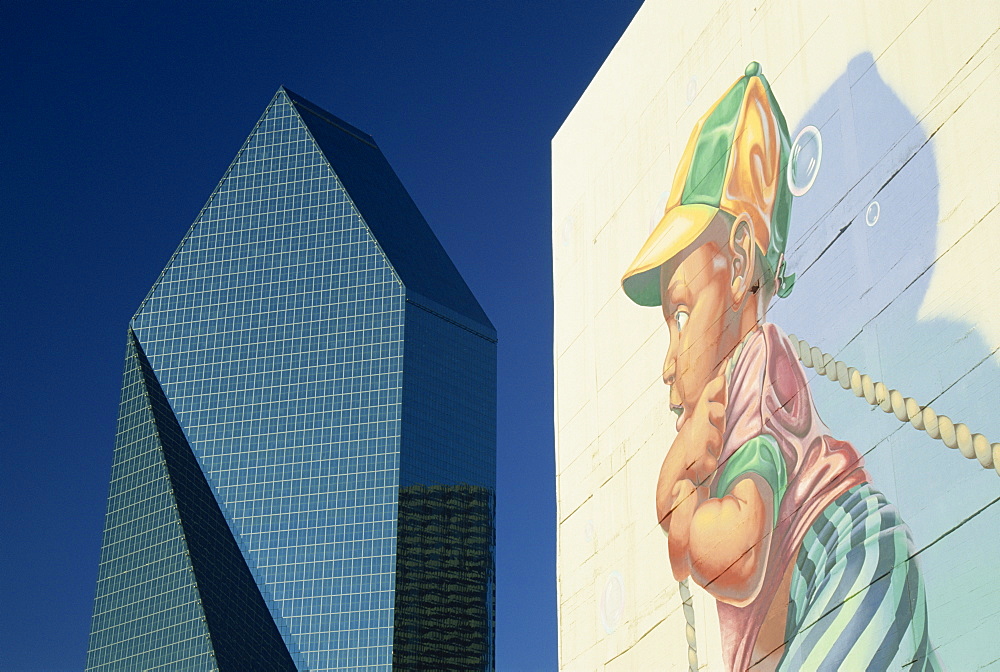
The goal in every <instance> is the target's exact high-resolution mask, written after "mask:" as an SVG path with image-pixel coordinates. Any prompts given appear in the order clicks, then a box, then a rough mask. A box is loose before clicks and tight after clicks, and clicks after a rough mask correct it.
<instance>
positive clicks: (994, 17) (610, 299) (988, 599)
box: [552, 0, 1000, 670]
mask: <svg viewBox="0 0 1000 672" xmlns="http://www.w3.org/2000/svg"><path fill="white" fill-rule="evenodd" d="M998 28H1000V4H998V3H995V2H988V1H982V2H963V3H954V2H948V1H947V0H931V1H930V2H919V3H918V2H868V3H862V2H837V3H818V2H792V1H790V0H772V1H756V0H755V1H753V2H751V1H750V0H742V1H737V2H711V1H709V2H702V3H691V2H669V1H665V0H664V1H660V0H649V1H647V2H646V4H645V5H644V6H643V7H642V9H641V10H640V11H639V13H638V14H637V16H636V17H635V19H634V21H633V22H632V24H631V25H630V26H629V28H628V29H627V31H626V32H625V34H624V35H623V36H622V38H621V40H620V41H619V43H618V44H617V46H616V47H615V48H614V50H613V51H612V53H611V54H610V55H609V56H608V59H607V61H606V62H605V63H604V65H603V66H602V68H601V69H600V71H599V72H598V73H597V75H596V76H595V77H594V80H593V81H592V83H591V84H590V86H589V87H588V88H587V90H586V91H585V92H584V94H583V95H582V96H581V98H580V100H579V102H578V103H577V105H576V106H575V107H574V109H573V111H572V112H571V114H570V115H569V117H568V118H567V119H566V121H565V123H564V124H563V126H562V127H561V128H560V130H559V131H558V133H557V134H556V136H555V138H554V139H553V141H552V161H553V175H552V249H553V284H554V295H555V325H554V343H553V357H554V365H555V399H554V423H555V431H556V471H557V498H558V560H557V574H558V591H559V597H558V600H559V632H560V637H559V660H560V666H561V668H562V669H566V670H590V669H605V668H606V669H621V670H635V669H678V670H680V669H686V666H687V651H686V646H687V645H686V643H685V637H684V629H685V620H684V617H683V615H682V613H681V608H680V606H681V605H680V599H679V597H678V595H677V583H676V582H675V581H674V580H673V578H672V575H671V571H670V565H669V562H668V560H667V556H666V537H665V534H664V533H663V532H662V531H661V530H660V528H659V526H658V525H657V521H656V516H655V511H654V499H653V496H654V488H655V484H656V478H657V472H658V469H659V466H660V464H661V462H662V461H663V457H664V455H665V453H666V450H667V448H668V447H669V446H670V444H671V442H672V440H673V438H674V435H675V433H674V429H673V423H674V418H673V416H672V415H670V414H669V412H668V408H667V387H666V386H665V385H663V383H662V380H661V367H662V362H663V357H664V353H665V352H666V349H667V346H668V333H667V330H666V329H665V328H664V325H663V318H662V316H661V314H660V311H659V310H657V309H642V308H639V307H637V306H635V305H634V304H632V303H631V302H630V301H629V300H628V299H627V297H626V296H625V295H624V294H623V292H622V291H621V287H620V284H619V283H620V278H621V276H622V273H623V271H624V270H625V269H626V267H627V266H628V265H629V263H630V262H631V261H632V259H633V257H634V256H635V254H636V252H637V251H638V249H639V247H640V246H641V245H642V243H643V242H644V241H645V239H646V237H647V236H648V235H649V233H650V230H651V225H650V218H651V216H652V215H653V213H654V211H655V208H656V204H657V202H658V201H659V200H660V199H661V197H662V195H663V194H664V192H666V191H669V188H670V184H671V182H672V180H673V176H674V171H675V170H676V167H677V163H678V159H679V156H680V153H681V151H682V150H683V149H684V146H685V143H686V142H687V140H688V136H689V134H690V132H691V129H692V127H693V126H694V124H695V122H696V121H697V120H698V119H699V118H700V117H701V116H702V115H703V114H704V113H705V112H706V110H707V109H708V108H709V107H710V106H711V105H712V103H714V102H715V100H716V99H718V97H719V96H721V95H722V94H723V93H724V92H725V91H726V89H727V88H728V87H729V86H730V85H731V84H732V82H733V81H734V80H735V79H736V78H737V77H738V76H740V75H741V74H742V73H743V70H744V68H745V67H746V65H747V63H748V62H750V61H752V60H756V61H758V62H760V63H761V66H762V69H763V72H764V74H765V75H766V76H767V77H768V79H769V81H770V83H771V86H772V89H773V91H774V93H775V95H776V97H777V99H778V101H779V103H780V105H781V107H782V109H783V111H784V114H785V117H786V119H787V120H788V125H789V130H790V131H791V133H792V136H793V137H794V136H795V132H796V129H798V128H801V127H802V126H804V125H806V124H812V125H815V126H817V127H819V128H820V130H821V132H822V135H823V138H824V151H826V148H827V147H829V156H826V155H825V156H824V160H823V162H822V164H821V166H820V172H819V175H818V178H817V183H816V187H815V188H814V192H815V193H814V192H812V191H811V192H810V193H807V194H806V195H805V196H803V197H802V198H801V199H796V203H795V205H794V206H793V211H792V225H791V234H790V245H789V252H788V258H789V260H790V265H791V270H792V271H793V272H797V273H798V274H799V279H798V283H799V284H798V285H797V287H796V290H795V291H794V292H793V293H792V295H791V296H790V297H789V298H788V299H784V300H781V302H783V303H781V302H779V303H780V305H777V304H776V305H775V306H774V309H773V311H772V312H773V316H772V315H770V314H769V319H772V321H774V322H776V323H778V324H780V325H782V326H783V327H784V328H785V329H786V331H795V332H796V333H798V335H800V336H802V337H803V338H807V339H808V340H810V342H813V343H814V344H815V345H819V346H820V347H822V348H823V349H824V350H825V351H827V352H831V353H833V354H834V355H835V356H837V357H838V358H842V359H844V361H846V362H847V363H848V364H851V365H854V366H858V367H859V368H862V367H866V371H867V372H868V373H871V374H872V375H873V376H874V377H876V379H879V380H886V382H887V383H889V384H890V386H892V385H898V386H899V388H900V389H901V391H902V392H903V393H905V394H908V395H912V396H914V397H917V396H918V394H919V395H921V398H920V401H921V403H931V402H932V401H933V402H934V405H935V408H939V410H940V412H942V413H947V414H948V415H949V416H951V417H952V418H954V419H955V421H956V422H958V421H963V422H968V423H969V425H970V427H971V429H972V431H977V432H982V433H983V434H985V435H986V436H987V437H989V439H990V440H991V441H1000V423H998V421H997V413H996V411H997V409H998V406H1000V403H998V402H1000V354H998V348H1000V309H998V305H1000V302H998V299H997V297H998V296H1000V261H998V260H1000V208H997V205H998V203H1000V177H998V175H1000V171H998V168H997V160H996V157H997V156H998V154H1000V124H998V122H997V116H998V111H1000V87H998V84H997V82H998V79H1000V30H998ZM876 99H877V100H876ZM872 101H874V102H872ZM869 104H870V105H871V110H870V111H867V110H866V105H869ZM887 110H888V111H887ZM880 115H886V119H884V120H883V119H880V118H879V116H880ZM883 121H884V123H883ZM848 178H850V179H848ZM821 192H822V193H821ZM810 198H812V199H813V200H812V201H810V200H809V199H810ZM799 201H801V203H800V202H799ZM873 201H879V203H880V216H879V219H878V221H877V222H876V223H875V224H874V226H866V225H865V224H866V223H865V221H864V217H865V213H866V212H867V211H868V208H869V207H870V204H871V203H872V202H873ZM845 227H846V232H845V231H844V229H845ZM810 375H812V372H810ZM812 377H813V379H814V380H813V381H812V382H811V387H812V389H813V392H814V395H815V396H816V402H817V406H818V408H819V410H820V413H821V415H822V416H823V418H824V420H825V421H826V422H827V424H829V425H830V426H831V428H832V430H833V432H834V434H836V435H838V436H844V437H845V438H847V439H849V440H852V441H853V442H854V443H856V444H860V445H858V449H859V450H861V451H862V452H867V455H866V460H867V463H868V465H869V469H870V471H871V472H872V474H873V478H874V481H875V482H876V484H877V486H878V487H879V488H880V489H881V490H882V491H883V492H885V493H886V495H887V496H889V497H890V499H891V500H892V501H894V502H895V503H896V504H897V505H898V506H899V508H900V510H901V513H902V515H903V517H904V519H905V520H906V521H907V523H908V524H909V525H910V527H911V528H912V530H913V536H914V543H915V544H916V547H917V548H918V549H921V548H925V547H927V548H928V550H927V551H926V552H923V553H922V554H921V555H922V557H921V562H922V563H923V564H922V567H923V568H924V571H925V576H926V584H927V595H928V597H927V600H928V608H929V610H930V612H931V635H932V637H933V639H934V644H935V646H937V647H938V650H939V652H940V653H941V656H942V658H943V659H944V660H945V662H946V663H947V664H948V665H949V667H951V669H977V668H976V667H975V666H977V665H985V664H987V663H989V662H990V661H993V662H992V664H994V665H996V664H997V663H996V661H997V660H998V659H1000V643H998V642H997V639H996V637H995V634H996V632H1000V584H998V582H997V573H996V564H995V563H996V558H997V557H1000V533H997V530H998V529H1000V506H998V505H993V506H989V503H990V501H993V500H995V498H996V497H997V494H998V493H1000V478H998V475H997V472H996V471H994V470H992V469H989V470H988V469H984V468H983V467H982V466H980V465H979V464H978V463H977V462H976V461H975V460H971V461H970V460H967V459H965V458H964V457H962V456H961V455H960V454H959V453H958V451H955V450H949V449H948V448H947V447H945V446H944V445H943V444H942V443H941V442H940V441H935V440H934V439H931V438H930V437H927V436H926V435H925V434H923V433H921V432H918V431H917V430H915V429H913V428H911V427H907V426H902V425H901V424H900V423H899V422H898V421H897V420H895V419H894V418H893V417H892V416H886V415H885V414H882V413H881V412H877V411H875V412H873V411H872V410H871V407H870V406H868V405H866V404H865V403H864V401H863V400H859V399H857V398H855V397H854V396H853V395H851V394H850V393H849V392H844V391H843V390H840V389H839V386H837V385H836V384H834V383H830V382H829V381H826V380H825V379H818V380H816V377H815V376H814V375H812ZM895 381H899V382H895ZM904 384H906V385H909V387H908V388H906V387H904ZM824 386H829V387H824ZM974 422H976V423H978V424H976V425H975V426H974V425H973V423H974ZM984 507H985V510H983V511H982V512H981V513H979V514H978V515H974V514H976V512H977V511H980V510H981V509H984ZM970 516H974V517H973V519H972V520H971V521H970V522H968V523H967V524H965V525H962V526H960V528H959V529H958V530H957V531H956V532H953V533H951V534H948V535H947V536H943V537H942V535H945V534H946V533H947V532H948V530H950V529H951V528H953V527H955V526H956V525H959V524H960V523H961V521H963V520H965V519H966V518H968V517H970ZM939 538H941V541H939V542H937V543H934V542H935V540H937V539H939ZM931 544H933V546H932V545H931ZM694 590H695V612H696V622H697V640H698V653H699V661H700V663H701V665H702V667H704V668H705V669H722V655H721V643H720V640H719V628H718V617H717V616H716V611H715V601H714V599H713V598H712V597H711V596H709V595H708V594H707V593H706V592H705V591H704V590H702V589H700V588H697V587H695V589H694Z"/></svg>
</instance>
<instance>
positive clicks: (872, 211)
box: [865, 201, 882, 226]
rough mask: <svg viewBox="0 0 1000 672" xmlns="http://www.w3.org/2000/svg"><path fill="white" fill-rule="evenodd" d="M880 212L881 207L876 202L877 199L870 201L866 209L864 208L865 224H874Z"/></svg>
mask: <svg viewBox="0 0 1000 672" xmlns="http://www.w3.org/2000/svg"><path fill="white" fill-rule="evenodd" d="M881 212H882V207H881V206H880V205H879V204H878V201H872V202H871V203H869V204H868V209H867V210H865V224H867V225H868V226H875V222H877V221H878V216H879V214H880V213H881Z"/></svg>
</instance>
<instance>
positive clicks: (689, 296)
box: [660, 239, 742, 430]
mask: <svg viewBox="0 0 1000 672" xmlns="http://www.w3.org/2000/svg"><path fill="white" fill-rule="evenodd" d="M727 242H728V241H726V242H723V241H722V240H718V239H716V240H708V241H704V242H703V240H700V241H698V242H696V243H694V244H693V245H692V246H691V247H690V248H688V249H687V250H685V252H683V253H681V255H679V256H678V257H677V258H676V259H674V260H671V261H670V262H667V263H666V264H664V265H663V267H662V268H661V270H660V299H661V301H662V308H663V319H664V320H665V321H666V323H667V327H668V328H669V330H670V347H669V348H668V349H667V357H666V360H664V362H663V382H664V383H666V384H667V385H669V386H670V408H671V410H673V411H674V412H675V413H677V414H678V420H677V429H678V430H680V428H681V426H682V425H683V424H684V423H685V422H686V421H687V420H688V418H689V417H690V415H691V413H692V412H693V411H694V408H695V406H696V405H697V404H698V403H699V402H700V401H701V399H702V395H703V392H704V390H705V386H706V385H708V383H709V381H711V380H712V379H714V378H715V377H717V376H718V375H720V374H721V373H722V369H723V367H724V366H725V364H726V361H727V358H728V356H729V355H730V354H731V353H732V351H733V350H734V349H735V347H736V346H737V345H738V344H739V341H740V339H741V338H742V334H741V333H740V328H739V321H740V320H739V318H740V315H739V310H738V309H737V310H734V308H737V306H735V305H734V294H733V261H732V259H733V257H732V254H731V253H730V250H729V246H728V244H726V243H727Z"/></svg>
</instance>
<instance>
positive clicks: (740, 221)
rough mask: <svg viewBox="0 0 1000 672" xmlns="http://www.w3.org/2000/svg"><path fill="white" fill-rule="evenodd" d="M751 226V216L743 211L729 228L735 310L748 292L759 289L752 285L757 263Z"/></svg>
mask: <svg viewBox="0 0 1000 672" xmlns="http://www.w3.org/2000/svg"><path fill="white" fill-rule="evenodd" d="M751 226H752V225H751V223H750V217H749V216H748V215H747V214H746V213H743V214H741V215H740V216H739V217H737V218H736V221H735V222H733V225H732V227H730V229H729V252H730V254H731V255H732V267H731V269H730V272H731V274H732V277H731V282H732V285H731V290H732V293H733V310H737V309H739V307H740V306H741V305H743V301H744V300H746V298H747V294H749V293H750V292H756V291H757V288H755V287H751V283H752V282H753V278H754V271H755V270H756V269H755V266H756V263H757V255H755V254H754V241H753V229H752V228H751Z"/></svg>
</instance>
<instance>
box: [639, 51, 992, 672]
mask: <svg viewBox="0 0 1000 672" xmlns="http://www.w3.org/2000/svg"><path fill="white" fill-rule="evenodd" d="M800 137H801V136H800ZM810 141H811V143H812V144H815V143H817V142H819V140H818V139H817V138H816V137H810ZM791 148H792V144H791V142H790V140H789V136H788V129H787V126H786V123H785V119H784V116H783V115H782V113H781V110H780V108H779V106H778V103H777V101H776V100H775V98H774V95H773V93H772V91H771V89H770V86H769V85H768V83H767V80H766V79H765V77H764V75H763V74H762V73H761V69H760V65H759V64H758V63H756V62H753V63H751V64H750V65H749V66H748V67H747V69H746V72H745V74H744V76H743V77H741V78H739V79H738V80H737V81H736V83H735V84H733V86H732V87H731V88H730V89H729V90H728V91H727V92H726V93H725V94H724V95H723V96H722V98H720V99H719V101H718V102H716V103H715V105H713V106H712V107H711V109H710V110H709V111H708V113H706V115H705V116H704V117H703V118H702V119H701V120H700V121H699V122H698V124H697V125H696V126H695V129H694V132H693V133H692V134H691V139H690V140H689V142H688V144H687V148H686V149H685V151H684V154H683V157H682V159H681V164H680V166H679V168H678V170H677V176H676V178H675V180H674V185H673V189H672V190H671V194H670V197H669V199H668V201H667V205H666V208H665V210H664V213H663V216H662V218H661V220H660V222H659V224H658V225H657V226H656V228H655V229H654V230H653V232H652V234H651V235H650V236H649V239H648V240H647V241H646V243H645V245H644V246H643V247H642V249H641V250H640V252H639V254H638V256H637V257H636V259H635V261H633V263H632V264H631V266H630V267H629V269H628V270H627V272H626V273H625V276H624V278H623V279H622V287H623V289H624V291H625V293H626V294H627V295H628V296H629V298H631V299H632V300H633V301H634V302H635V303H637V304H639V305H643V306H660V307H661V309H662V313H663V318H664V320H665V322H666V324H667V326H668V328H669V330H670V346H669V349H668V351H667V354H666V359H665V362H664V364H663V382H664V383H666V384H667V385H669V386H670V408H671V410H672V411H673V412H675V413H676V414H677V422H676V430H677V436H676V438H675V439H674V441H673V443H672V444H671V446H670V449H669V451H668V452H667V455H666V458H665V459H664V461H663V465H662V467H661V469H660V473H659V480H658V482H657V485H656V510H657V516H658V520H659V522H660V525H661V526H662V527H663V529H664V530H665V531H666V532H667V535H668V537H667V539H668V548H669V558H670V564H671V567H672V570H673V575H674V577H675V578H676V579H677V580H678V581H682V582H684V581H687V580H688V578H689V577H690V578H691V579H693V580H694V581H695V582H697V583H698V584H699V585H700V586H702V587H704V588H705V589H706V590H707V591H708V592H709V593H710V594H711V595H713V596H714V597H715V598H716V600H717V601H718V610H719V622H720V626H721V628H722V642H723V654H724V658H725V661H726V664H727V667H728V668H729V669H733V670H744V669H747V668H750V667H751V666H759V667H758V669H765V668H773V667H774V666H775V665H776V666H777V668H778V669H788V670H799V669H819V668H820V667H821V666H828V667H829V668H830V669H840V668H841V667H842V666H846V667H847V668H849V669H869V668H874V669H891V668H899V667H902V666H903V665H904V664H907V665H912V668H911V669H914V670H918V669H919V670H925V669H927V670H936V669H939V668H940V665H939V663H938V661H937V657H936V654H935V653H934V650H933V648H932V647H931V645H930V638H929V636H928V623H927V607H926V604H925V601H924V591H923V585H922V579H921V576H920V571H919V569H918V563H917V561H916V560H915V559H911V557H912V556H913V555H914V545H913V542H912V539H911V537H910V531H909V528H907V526H906V524H905V523H904V522H903V520H902V519H901V517H900V515H899V513H898V511H897V510H896V508H895V507H894V506H893V505H892V504H890V503H889V502H888V501H887V500H886V497H885V496H884V495H883V494H882V493H881V492H880V491H879V490H878V489H877V488H876V487H875V485H874V484H873V483H872V478H871V476H870V475H869V474H868V473H867V472H866V471H865V469H864V461H863V459H862V457H861V455H860V454H859V453H858V451H857V449H856V448H855V447H854V446H853V445H851V444H850V443H848V442H845V441H842V440H839V439H837V438H834V437H833V436H832V435H831V432H830V430H829V429H828V428H827V427H826V425H824V424H823V421H822V420H821V419H820V416H819V414H818V412H817V410H816V407H815V405H814V403H813V400H812V395H811V394H810V392H809V384H808V382H807V380H806V376H805V371H804V369H803V368H802V366H801V364H800V363H799V362H798V352H799V348H798V344H797V343H794V344H793V341H791V340H790V339H789V337H788V336H786V335H785V333H784V332H783V331H782V330H781V328H780V327H779V326H777V325H775V324H773V323H771V322H770V321H768V318H767V310H768V306H769V304H770V303H771V301H772V299H773V298H775V297H782V298H784V297H787V296H788V295H789V294H790V293H791V290H792V287H793V284H794V275H790V274H787V269H786V262H785V245H786V242H787V238H788V228H789V221H790V211H791V201H792V191H791V188H794V187H795V186H796V175H795V173H794V171H789V170H788V168H789V165H793V166H794V165H795V164H789V160H788V158H789V151H790V150H791ZM795 150H796V152H797V153H798V152H801V151H802V149H801V147H800V146H799V145H796V146H795ZM809 151H810V152H811V153H814V154H816V156H817V157H818V156H819V152H818V151H816V150H815V149H813V150H809ZM813 161H814V162H818V161H817V159H815V158H814V159H813ZM813 178H814V176H813ZM807 189H808V187H806V188H805V189H800V190H799V192H800V193H804V192H805V191H806V190H807ZM807 352H808V350H807ZM841 367H842V368H844V369H845V370H846V367H844V365H843V364H841ZM833 368H834V369H836V366H834V367H833ZM847 380H848V382H849V377H848V378H847ZM883 387H884V386H883ZM880 396H883V397H884V396H885V395H880ZM897 405H898V404H897ZM904 417H906V416H904ZM907 419H908V418H907ZM967 433H968V432H967ZM979 436H981V435H979ZM967 441H970V442H971V434H970V437H969V438H968V439H967ZM980 443H982V440H980ZM990 466H992V464H990ZM685 589H686V588H685ZM861 592H864V593H865V595H864V598H862V599H854V600H849V599H848V598H849V597H851V596H854V595H857V594H859V593H861Z"/></svg>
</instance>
